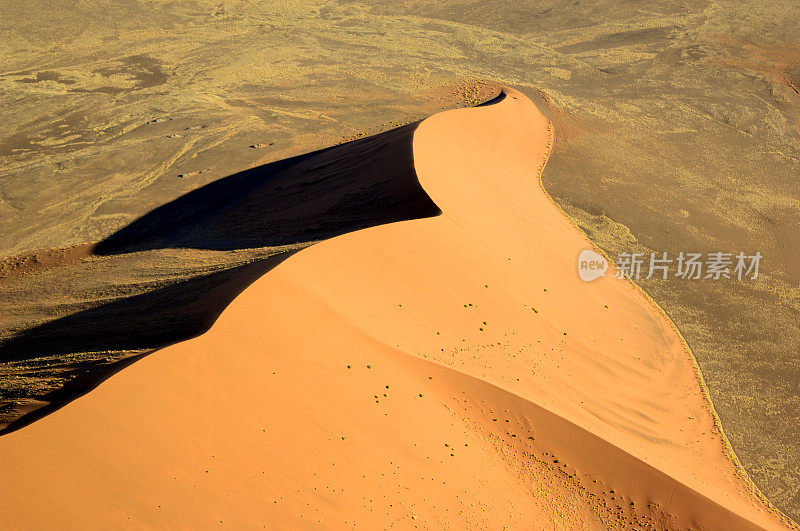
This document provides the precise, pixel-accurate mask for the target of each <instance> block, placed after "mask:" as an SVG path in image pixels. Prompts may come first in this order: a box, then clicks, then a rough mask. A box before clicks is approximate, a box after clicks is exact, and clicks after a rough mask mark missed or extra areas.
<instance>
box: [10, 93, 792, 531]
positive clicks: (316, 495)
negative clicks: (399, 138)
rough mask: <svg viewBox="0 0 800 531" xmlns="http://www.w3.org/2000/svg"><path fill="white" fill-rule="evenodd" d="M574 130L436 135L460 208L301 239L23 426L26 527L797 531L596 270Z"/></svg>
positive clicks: (463, 129) (15, 442)
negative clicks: (147, 348) (566, 191)
mask: <svg viewBox="0 0 800 531" xmlns="http://www.w3.org/2000/svg"><path fill="white" fill-rule="evenodd" d="M552 135H553V131H552V127H551V126H550V124H549V123H548V121H547V119H546V118H545V117H544V116H543V115H542V114H541V113H540V112H539V111H538V109H536V107H535V105H534V104H533V103H532V102H531V101H529V100H528V99H527V98H526V97H525V96H523V95H522V94H520V93H519V92H517V91H514V90H511V89H506V90H505V91H504V97H503V98H501V99H499V101H497V102H496V103H494V104H492V105H488V106H483V107H477V108H471V109H459V110H454V111H448V112H444V113H441V114H438V115H435V116H433V117H431V118H429V119H427V120H425V121H423V122H422V124H421V125H420V126H419V128H418V129H417V131H416V132H415V134H414V139H413V154H414V167H415V168H416V172H417V175H418V177H419V180H420V183H421V184H422V186H423V188H424V189H425V190H426V192H427V193H428V194H429V195H430V197H431V198H432V199H433V200H434V202H435V203H436V204H437V205H438V206H439V207H440V209H441V210H442V215H441V216H438V217H434V218H427V219H419V220H413V221H403V222H398V223H392V224H388V225H382V226H378V227H372V228H368V229H364V230H359V231H356V232H352V233H349V234H345V235H343V236H338V237H335V238H332V239H330V240H327V241H324V242H321V243H319V244H316V245H314V246H312V247H310V248H307V249H304V250H303V251H301V252H299V253H297V254H295V255H294V256H292V257H290V258H288V259H287V260H285V261H284V262H283V263H281V264H280V265H278V266H277V267H276V268H275V269H273V270H272V271H270V272H269V273H267V274H266V275H265V276H263V277H262V278H260V279H259V280H258V281H256V282H255V283H254V284H253V285H251V286H250V287H249V288H247V289H246V290H245V291H244V292H243V293H242V294H241V295H240V296H238V297H237V298H236V299H235V300H234V301H233V302H232V303H231V304H230V306H229V307H228V308H227V309H226V310H225V311H224V312H223V313H222V315H221V316H220V317H219V319H218V320H217V322H216V323H215V324H214V326H213V327H212V328H211V330H209V331H208V332H207V333H206V334H204V335H202V336H200V337H198V338H195V339H192V340H189V341H185V342H182V343H178V344H176V345H173V346H170V347H168V348H165V349H162V350H161V351H159V352H157V353H155V354H153V355H151V356H149V357H147V358H145V359H143V360H142V361H140V362H138V363H136V364H134V365H132V366H131V367H129V368H127V369H126V370H125V371H123V372H121V373H120V374H117V375H115V376H114V377H112V378H110V379H109V380H108V381H106V382H104V383H103V384H101V385H100V386H99V387H98V388H97V389H96V390H94V391H92V392H91V393H89V394H88V395H86V396H84V397H81V398H80V399H78V400H76V401H74V402H72V403H71V404H68V405H67V406H65V407H64V408H62V409H61V410H59V411H58V412H56V413H54V414H52V415H50V416H48V417H45V418H44V419H42V420H40V421H38V422H35V423H33V424H32V425H30V426H27V427H25V428H23V429H21V430H19V431H16V432H13V433H10V434H8V435H7V436H4V437H2V438H0V470H3V479H2V481H1V482H0V522H2V523H3V527H8V526H11V527H12V528H13V527H40V526H52V525H54V524H55V523H59V524H61V526H65V525H66V526H67V527H72V528H77V527H85V526H86V524H91V525H94V526H97V527H107V526H113V525H120V524H125V523H129V522H131V521H133V522H136V523H139V524H143V525H158V526H175V525H183V526H206V527H207V526H210V525H234V526H248V527H250V526H262V525H265V526H267V527H279V528H285V527H308V528H315V527H325V528H330V527H334V528H342V527H352V526H365V527H381V526H388V525H390V524H395V525H401V526H403V527H413V526H419V527H426V528H440V527H443V526H452V527H465V526H483V527H492V528H495V527H498V528H499V527H502V526H509V527H512V528H530V527H549V526H550V525H554V526H559V527H567V528H586V529H604V528H609V527H622V528H625V527H631V526H633V525H640V526H643V527H652V528H687V527H692V528H709V529H713V528H723V529H748V528H752V529H758V528H770V529H773V528H775V529H777V528H782V527H785V526H786V525H787V524H786V522H784V521H782V520H781V518H780V517H779V516H778V515H775V514H773V513H772V512H771V511H770V510H769V509H768V508H767V507H766V506H765V505H763V504H762V503H761V502H760V501H759V500H758V499H757V498H756V496H754V494H753V492H752V491H751V489H750V487H749V486H748V485H747V484H746V482H745V481H743V480H742V478H741V477H740V476H739V475H738V474H737V471H736V468H735V467H734V465H733V463H732V462H731V461H730V460H729V459H728V457H727V456H726V455H725V441H724V438H723V436H722V435H721V434H720V433H719V432H718V431H717V430H716V427H715V421H714V417H713V414H712V413H711V412H710V411H709V409H708V405H707V402H706V401H705V398H704V395H703V391H702V389H701V387H700V385H699V384H698V381H697V378H696V375H695V372H694V366H693V364H692V358H691V355H690V354H689V353H688V352H687V351H686V349H685V347H684V345H683V343H682V341H681V339H680V337H679V335H678V334H677V333H676V332H675V331H674V330H673V328H672V326H671V325H670V323H669V321H668V320H667V319H666V318H665V317H664V316H663V315H661V314H660V313H659V312H658V311H656V309H654V308H653V306H652V305H651V303H650V302H649V301H648V300H647V298H646V297H645V296H644V295H643V294H642V293H641V292H640V291H639V290H637V289H636V288H635V287H634V286H633V285H631V284H630V283H628V282H626V281H623V280H617V279H614V278H613V273H614V271H613V266H612V267H611V269H610V270H609V273H608V274H607V276H606V277H605V278H602V279H599V280H596V281H594V282H591V283H585V282H583V281H581V280H580V278H579V277H578V275H577V270H576V261H577V256H578V254H579V253H580V251H581V250H583V249H585V248H588V247H590V244H589V242H588V241H587V240H586V239H585V238H584V236H583V235H582V234H581V233H580V232H579V231H578V230H577V229H575V228H574V227H573V226H572V225H571V224H570V222H569V221H568V220H567V218H566V217H565V216H564V215H563V214H562V213H561V212H559V210H558V208H557V207H556V206H555V205H554V204H553V203H552V201H550V199H549V198H548V197H547V196H546V194H545V193H544V192H543V191H542V189H541V188H540V186H539V175H540V172H541V170H542V168H543V166H544V164H545V163H546V160H547V157H548V155H549V152H550V149H551V146H552ZM534 524H535V525H534Z"/></svg>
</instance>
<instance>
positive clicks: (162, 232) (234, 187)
mask: <svg viewBox="0 0 800 531" xmlns="http://www.w3.org/2000/svg"><path fill="white" fill-rule="evenodd" d="M418 125H419V124H418V123H412V124H409V125H405V126H402V127H398V128H396V129H392V130H390V131H386V132H384V133H381V134H378V135H375V136H372V137H369V138H365V139H361V140H354V141H352V142H349V143H347V144H343V145H339V146H334V147H331V148H326V149H322V150H319V151H315V152H312V153H307V154H304V155H299V156H297V157H292V158H290V159H286V160H281V161H277V162H273V163H270V164H265V165H263V166H259V167H256V168H252V169H249V170H245V171H242V172H239V173H236V174H234V175H230V176H228V177H225V178H223V179H219V180H217V181H214V182H212V183H209V184H207V185H205V186H202V187H200V188H198V189H197V190H193V191H191V192H189V193H187V194H185V195H184V196H182V197H179V198H178V199H176V200H174V201H171V202H169V203H167V204H166V205H163V206H161V207H159V208H157V209H155V210H154V211H152V212H150V213H149V214H147V215H145V216H143V217H142V218H140V219H138V220H136V221H135V222H133V223H131V224H130V225H127V226H126V227H123V228H122V229H120V230H119V231H117V232H115V233H114V234H112V235H111V236H109V237H108V238H106V239H104V240H103V241H101V242H99V243H98V244H97V245H96V246H95V248H94V252H95V253H96V254H99V255H111V254H120V253H125V252H135V251H146V250H151V249H159V248H164V247H190V248H196V249H212V250H231V249H242V248H250V247H267V246H281V245H288V244H296V243H303V242H309V241H315V240H322V239H326V238H330V237H332V236H336V235H339V234H344V233H346V232H352V231H354V230H358V229H363V228H366V227H371V226H374V225H380V224H383V223H390V222H393V221H401V220H406V219H414V218H421V217H427V216H434V215H437V214H438V213H439V209H438V208H437V207H436V205H435V204H433V203H432V202H431V200H430V199H429V198H428V196H427V195H425V192H424V191H423V190H422V189H421V188H420V187H419V184H418V182H417V179H416V175H415V173H414V165H413V158H412V152H411V139H412V137H413V134H414V131H415V130H416V128H417V126H418Z"/></svg>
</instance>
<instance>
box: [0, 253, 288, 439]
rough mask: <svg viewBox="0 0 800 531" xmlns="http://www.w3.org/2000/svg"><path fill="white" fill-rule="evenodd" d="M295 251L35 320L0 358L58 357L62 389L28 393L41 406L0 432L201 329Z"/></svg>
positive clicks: (44, 412) (36, 416)
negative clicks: (109, 357) (83, 356)
mask: <svg viewBox="0 0 800 531" xmlns="http://www.w3.org/2000/svg"><path fill="white" fill-rule="evenodd" d="M295 252H297V251H288V252H284V253H281V254H278V255H273V256H270V257H269V258H266V259H264V260H260V261H258V262H253V263H251V264H247V265H244V266H239V267H234V268H231V269H227V270H224V271H220V272H217V273H211V274H208V275H202V276H198V277H194V278H191V279H188V280H183V281H180V282H176V283H174V284H172V285H169V286H167V287H165V288H161V289H158V290H154V291H152V292H148V293H144V294H142V295H136V296H133V297H128V298H125V299H119V300H117V301H114V302H110V303H108V304H103V305H100V306H98V307H96V308H91V309H89V310H84V311H82V312H78V313H75V314H72V315H69V316H67V317H62V318H60V319H56V320H55V321H51V322H49V323H45V324H43V325H40V326H37V327H35V328H32V329H30V330H27V331H25V332H23V333H21V334H19V335H17V336H15V337H13V338H11V339H10V340H7V341H6V342H4V343H2V344H0V362H9V361H24V360H27V359H34V358H38V357H41V356H59V355H61V356H65V359H64V361H63V363H61V365H62V366H65V367H66V370H65V372H64V374H63V376H66V378H67V380H66V383H65V384H64V385H63V386H62V387H59V388H57V389H53V390H51V391H49V392H47V393H45V394H43V395H40V396H37V397H36V398H37V399H38V400H40V401H43V402H46V403H47V404H46V405H45V406H43V407H40V408H38V409H35V410H33V411H29V412H27V413H24V414H22V415H21V416H20V417H19V418H17V419H16V420H14V421H13V422H11V423H10V424H8V425H7V426H6V427H5V428H3V429H0V435H4V434H6V433H10V432H12V431H15V430H18V429H20V428H22V427H24V426H27V425H28V424H30V423H31V422H34V421H35V420H38V419H40V418H42V417H44V416H45V415H48V414H50V413H52V412H53V411H56V410H57V409H59V408H61V407H63V406H64V405H66V404H67V403H69V402H71V401H72V400H74V399H76V398H78V397H79V396H82V395H84V394H86V393H88V392H89V391H91V390H92V389H94V388H95V387H97V386H98V385H100V384H101V383H102V382H103V381H104V380H106V379H107V378H109V377H111V376H112V375H113V374H115V373H116V372H118V371H120V370H122V369H124V368H125V367H127V366H129V365H130V364H131V363H134V362H135V361H138V360H139V359H141V358H142V357H144V356H145V355H147V354H149V353H150V352H152V351H154V350H156V349H159V348H163V347H166V346H168V345H171V344H173V343H177V342H179V341H183V340H186V339H189V338H192V337H196V336H198V335H200V334H202V333H203V332H205V331H207V330H208V329H209V328H211V325H213V324H214V322H215V321H216V320H217V318H218V317H219V316H220V314H221V313H222V311H223V310H224V309H225V308H226V307H227V306H228V304H230V303H231V301H232V300H233V299H234V298H236V296H237V295H239V294H240V293H241V292H242V291H244V289H245V288H247V286H249V285H250V284H252V283H253V282H255V281H256V280H257V279H258V278H259V277H261V276H262V275H264V274H265V273H266V272H268V271H269V270H271V269H272V268H274V267H276V266H277V265H278V264H280V263H281V262H283V261H284V260H285V259H287V258H289V256H291V255H292V254H294V253H295ZM142 350H145V351H146V352H144V353H140V354H136V355H133V356H130V357H126V358H124V359H120V360H116V361H113V362H107V361H105V359H104V358H103V359H93V360H89V361H81V362H71V361H70V359H69V358H68V357H67V356H68V355H70V354H74V353H79V352H92V351H111V352H134V353H135V352H137V351H138V352H140V351H142Z"/></svg>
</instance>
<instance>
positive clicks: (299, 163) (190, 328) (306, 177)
mask: <svg viewBox="0 0 800 531" xmlns="http://www.w3.org/2000/svg"><path fill="white" fill-rule="evenodd" d="M418 125H419V124H418V123H414V124H410V125H406V126H403V127H399V128H397V129H393V130H390V131H387V132H384V133H381V134H378V135H375V136H371V137H368V138H364V139H360V140H355V141H352V142H348V143H346V144H341V145H338V146H334V147H331V148H327V149H323V150H320V151H315V152H313V153H308V154H305V155H300V156H297V157H293V158H290V159H286V160H282V161H278V162H274V163H270V164H266V165H263V166H259V167H256V168H252V169H249V170H245V171H242V172H239V173H236V174H234V175H230V176H228V177H224V178H222V179H219V180H217V181H214V182H212V183H210V184H208V185H205V186H203V187H201V188H198V189H197V190H194V191H192V192H189V193H187V194H185V195H183V196H181V197H179V198H177V199H175V200H174V201H171V202H169V203H167V204H165V205H163V206H161V207H159V208H157V209H155V210H153V211H152V212H150V213H148V214H146V215H144V216H143V217H141V218H139V219H138V220H136V221H134V222H133V223H131V224H130V225H128V226H126V227H124V228H122V229H120V230H119V231H117V232H116V233H114V234H112V235H111V236H109V237H108V238H106V239H105V240H103V241H101V242H100V243H98V244H97V246H96V247H95V249H94V252H95V254H97V255H105V256H111V255H119V254H125V253H130V252H135V251H144V250H152V249H160V248H196V249H212V250H233V249H243V248H254V247H268V246H279V245H286V244H296V243H304V242H315V241H319V240H323V239H326V238H330V237H333V236H336V235H340V234H344V233H347V232H352V231H355V230H358V229H363V228H367V227H372V226H376V225H381V224H385V223H391V222H395V221H403V220H409V219H418V218H424V217H430V216H435V215H438V214H440V213H441V211H440V210H439V208H438V207H437V206H436V205H435V204H434V203H433V201H432V200H431V199H430V198H429V197H428V195H427V194H426V193H425V191H424V190H423V189H422V187H421V186H420V184H419V181H418V179H417V175H416V173H415V171H414V163H413V154H412V139H413V134H414V131H415V130H416V128H417V126H418ZM293 252H296V251H293ZM293 252H288V253H282V254H279V255H274V256H271V257H269V258H267V259H264V260H261V261H259V262H255V263H251V264H248V265H245V266H240V267H234V268H231V269H227V270H224V271H221V272H216V273H212V274H208V275H203V276H198V277H194V278H191V279H187V280H182V281H179V282H175V283H173V284H171V285H169V286H167V287H164V288H161V289H158V290H154V291H152V292H148V293H145V294H141V295H136V296H133V297H128V298H122V299H118V300H115V301H113V302H109V303H106V304H102V305H100V306H97V307H95V308H91V309H88V310H84V311H81V312H78V313H75V314H73V315H69V316H67V317H62V318H59V319H56V320H54V321H51V322H48V323H45V324H42V325H40V326H37V327H34V328H32V329H29V330H26V331H24V332H22V333H20V334H18V335H16V336H13V337H11V338H9V339H8V340H6V341H4V342H3V343H0V363H3V362H13V361H24V360H32V359H34V358H41V357H49V356H64V363H65V364H69V363H70V361H69V355H70V354H75V353H81V352H131V351H134V352H135V351H141V350H149V351H151V352H152V350H156V349H159V348H163V347H164V346H167V345H170V344H172V343H175V342H177V341H182V340H185V339H189V338H191V337H195V336H197V335H200V334H202V333H203V332H205V331H206V330H208V329H209V328H210V327H211V325H212V324H213V323H214V321H215V320H216V319H217V317H219V315H220V314H221V313H222V311H223V310H224V309H225V307H226V306H227V305H228V304H229V303H230V302H231V301H232V300H233V299H234V298H235V297H236V296H237V295H238V294H239V293H241V292H242V291H243V290H244V289H245V288H246V287H247V286H249V285H250V284H251V283H252V282H254V281H255V280H256V279H257V278H259V277H260V276H262V275H263V274H265V273H266V272H268V271H269V270H270V269H272V268H274V267H275V266H277V265H278V264H279V263H280V262H282V261H283V260H285V259H286V258H288V257H289V256H290V255H291V254H293ZM145 354H146V353H145ZM145 354H139V355H136V356H133V357H129V358H126V359H124V360H121V361H116V362H111V363H108V362H105V363H103V362H101V361H98V362H89V363H85V362H84V363H81V364H80V366H79V367H78V366H76V367H75V371H73V372H72V373H69V375H70V378H69V383H68V384H65V385H64V386H62V387H61V388H59V389H56V390H53V391H50V392H48V393H46V394H44V395H39V396H36V397H35V398H36V399H38V400H41V401H44V402H47V403H48V404H47V405H46V406H44V407H41V408H39V409H36V410H34V411H31V412H28V413H26V414H24V415H22V416H21V417H20V418H18V419H17V420H15V421H13V422H12V423H10V424H9V425H8V426H7V427H6V428H5V429H3V430H0V435H2V434H5V433H9V432H11V431H14V430H17V429H19V428H21V427H23V426H25V425H27V424H29V423H31V422H33V421H34V420H37V419H39V418H41V417H43V416H45V415H47V414H49V413H51V412H52V411H55V410H56V409H58V408H60V407H62V406H63V405H65V404H66V403H68V402H69V401H71V400H74V399H75V398H77V397H78V396H80V395H82V394H85V393H86V392H88V391H90V390H91V389H93V388H95V387H96V386H97V385H99V384H100V383H101V382H102V381H103V380H105V379H107V378H108V377H110V376H111V375H112V374H114V373H115V372H117V371H119V370H121V369H122V368H123V367H125V366H127V365H129V364H130V363H133V362H134V361H136V360H138V359H140V358H141V357H142V356H144V355H145Z"/></svg>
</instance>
